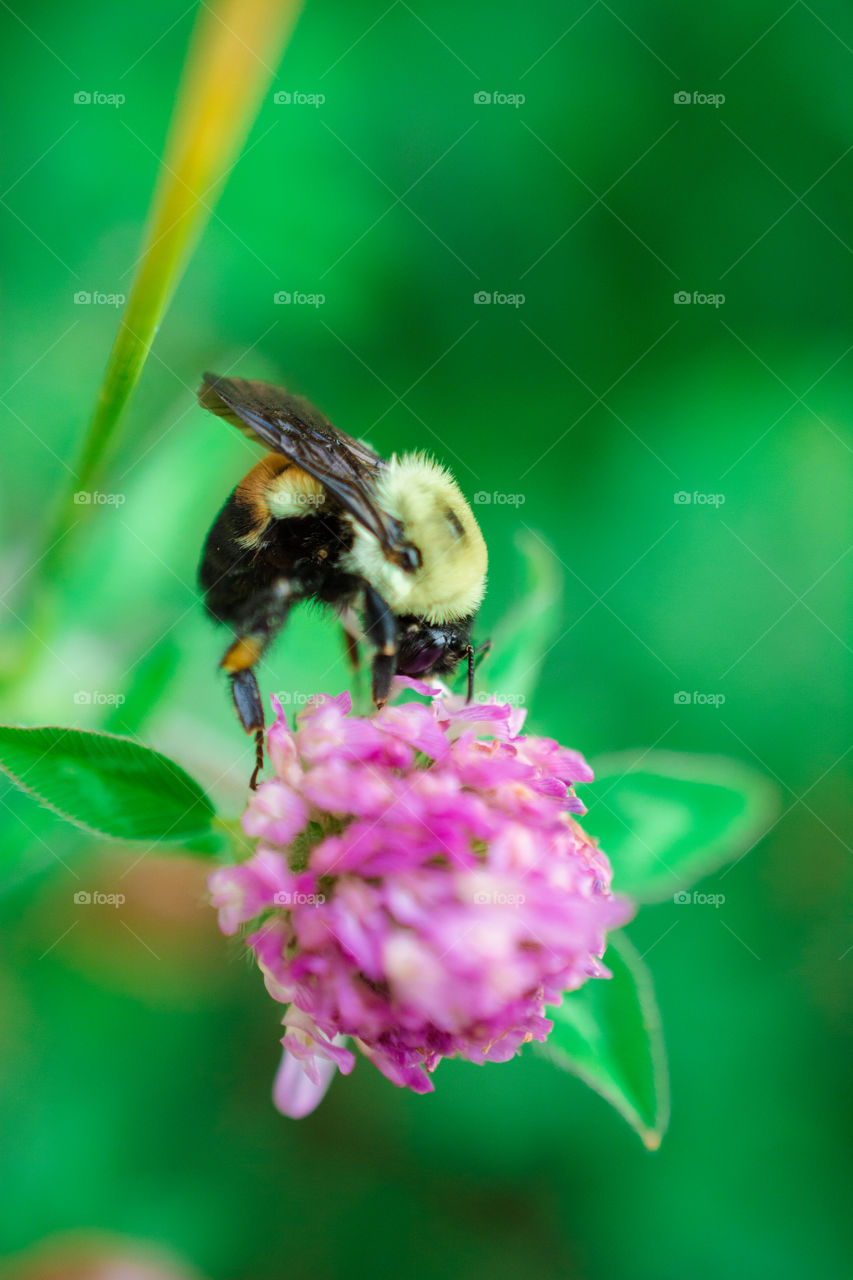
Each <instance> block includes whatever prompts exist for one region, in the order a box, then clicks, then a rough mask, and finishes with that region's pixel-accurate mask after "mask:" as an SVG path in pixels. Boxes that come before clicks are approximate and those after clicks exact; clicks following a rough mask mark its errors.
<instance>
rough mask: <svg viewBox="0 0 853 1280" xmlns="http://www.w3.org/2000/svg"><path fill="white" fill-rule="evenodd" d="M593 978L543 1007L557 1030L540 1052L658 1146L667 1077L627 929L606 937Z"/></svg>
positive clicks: (654, 1014)
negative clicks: (601, 974) (604, 970)
mask: <svg viewBox="0 0 853 1280" xmlns="http://www.w3.org/2000/svg"><path fill="white" fill-rule="evenodd" d="M604 963H605V964H606V965H607V967H608V968H609V969H610V971H611V973H612V974H613V977H612V978H609V979H607V978H603V979H599V978H594V979H591V980H590V981H589V982H587V983H586V984H585V985H584V986H583V987H581V989H580V990H579V991H572V992H569V993H568V994H567V995H566V996H564V998H563V1003H562V1004H561V1005H559V1006H558V1007H557V1008H554V1009H548V1016H549V1017H550V1018H553V1020H554V1030H553V1031H552V1032H551V1034H550V1036H549V1037H548V1039H547V1040H546V1041H545V1043H544V1044H543V1045H541V1046H539V1047H538V1049H539V1052H540V1053H542V1054H543V1055H544V1056H545V1057H547V1058H549V1059H550V1060H551V1061H552V1062H553V1063H554V1064H555V1065H556V1066H558V1067H562V1068H563V1070H565V1071H571V1072H573V1073H574V1074H575V1075H576V1076H579V1077H580V1078H581V1080H583V1081H584V1083H585V1084H588V1085H589V1086H590V1088H592V1089H595V1091H596V1092H597V1093H600V1094H601V1096H602V1098H605V1099H606V1101H607V1102H609V1103H610V1104H611V1106H613V1107H615V1108H616V1110H617V1111H618V1112H619V1114H620V1115H622V1116H624V1118H625V1119H626V1120H627V1121H628V1123H629V1124H630V1125H631V1126H632V1127H633V1128H634V1129H636V1131H637V1133H638V1134H639V1135H640V1138H641V1139H642V1141H643V1143H644V1144H645V1146H646V1147H647V1148H648V1149H649V1151H656V1150H657V1148H658V1147H659V1146H660V1143H661V1139H662V1137H663V1135H664V1133H665V1132H666V1126H667V1124H668V1123H669V1078H668V1074H667V1068H666V1051H665V1049H664V1043H663V1033H662V1031H661V1022H660V1014H659V1012H658V1007H657V1001H656V999H655V993H654V988H653V986H652V978H651V974H650V973H649V970H648V968H647V967H646V965H645V964H644V963H643V961H642V959H641V958H640V956H639V954H638V952H637V950H636V948H635V947H634V946H633V944H632V943H631V942H629V940H628V938H627V937H626V936H625V934H624V933H621V932H620V933H614V934H611V936H610V944H609V946H608V948H607V952H606V953H605V956H604Z"/></svg>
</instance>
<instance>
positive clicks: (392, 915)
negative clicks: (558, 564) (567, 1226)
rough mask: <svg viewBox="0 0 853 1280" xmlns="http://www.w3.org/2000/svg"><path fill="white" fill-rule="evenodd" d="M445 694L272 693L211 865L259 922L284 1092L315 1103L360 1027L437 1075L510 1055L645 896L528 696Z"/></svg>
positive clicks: (379, 1045) (385, 1055)
mask: <svg viewBox="0 0 853 1280" xmlns="http://www.w3.org/2000/svg"><path fill="white" fill-rule="evenodd" d="M406 687H408V688H410V689H414V690H415V692H417V693H419V694H422V695H428V696H431V697H432V701H431V703H430V704H426V703H424V702H417V701H412V702H406V703H399V702H398V703H391V704H389V705H388V706H386V707H385V708H383V709H382V710H381V711H379V712H378V713H376V714H375V715H372V716H369V717H364V716H356V715H353V714H352V708H351V701H350V697H349V695H348V694H346V693H343V694H340V695H338V696H337V697H331V696H328V695H322V696H319V697H317V698H315V699H312V701H311V702H310V704H309V705H308V707H307V708H306V709H305V710H304V711H302V712H301V713H300V715H299V716H298V717H297V727H296V730H295V731H291V729H290V728H289V727H288V724H287V721H286V719H285V716H284V713H283V711H282V709H281V706H280V705H279V703H278V702H277V701H276V700H275V699H273V705H274V708H275V711H276V719H275V723H274V724H273V725H272V727H271V728H270V730H269V732H268V734H267V747H268V754H269V758H270V761H271V763H272V766H273V768H274V771H275V776H274V777H271V778H269V779H268V780H267V781H265V782H263V783H262V784H261V785H260V787H259V788H258V790H257V791H256V792H254V793H253V794H252V795H251V797H250V799H249V804H248V808H247V809H246V812H245V813H244V815H243V820H242V823H243V830H244V831H245V833H246V834H247V835H248V836H251V837H254V838H255V839H256V841H257V844H256V851H255V853H254V854H253V856H252V857H251V858H250V859H249V860H248V861H246V862H243V863H240V864H238V865H235V866H227V867H221V868H219V869H218V870H216V871H215V872H213V874H212V875H211V877H210V880H209V886H210V891H211V895H212V902H213V905H214V906H215V907H217V908H218V909H219V923H220V928H221V929H222V931H223V932H224V933H226V934H234V933H236V932H238V930H240V929H241V928H242V927H244V926H247V925H250V926H251V928H250V931H249V932H248V935H247V938H246V941H247V944H248V946H249V947H250V948H251V950H252V951H253V953H254V956H255V959H256V961H257V963H258V965H259V967H260V969H261V971H262V973H263V975H264V980H265V982H266V986H267V989H268V991H269V993H270V995H271V996H272V997H273V999H275V1000H277V1001H280V1002H281V1003H282V1004H286V1005H287V1006H288V1008H287V1012H286V1013H285V1015H284V1020H283V1021H284V1027H285V1035H284V1037H283V1039H282V1044H283V1046H284V1056H283V1059H282V1066H281V1068H280V1070H279V1074H278V1076H277V1078H276V1082H275V1086H274V1092H273V1097H274V1101H275V1103H276V1105H277V1107H278V1108H279V1110H281V1111H282V1112H284V1113H285V1114H287V1115H290V1116H294V1117H298V1116H303V1115H306V1114H308V1112H309V1111H311V1110H313V1108H314V1107H315V1106H316V1105H317V1102H319V1100H320V1098H321V1097H322V1096H323V1093H324V1092H325V1090H326V1088H327V1087H328V1085H329V1082H330V1080H331V1078H332V1076H333V1075H334V1073H335V1071H336V1070H340V1071H341V1072H342V1073H343V1074H345V1075H346V1074H348V1073H349V1072H350V1071H351V1070H352V1069H353V1066H354V1065H355V1054H354V1052H353V1048H352V1047H350V1045H353V1046H354V1047H355V1048H357V1049H358V1050H359V1051H360V1052H361V1053H362V1054H363V1055H364V1056H365V1057H367V1058H368V1059H370V1061H371V1062H372V1063H373V1064H374V1066H376V1067H377V1068H378V1069H379V1070H380V1071H381V1072H382V1073H383V1075H385V1076H387V1078H388V1079H389V1080H391V1081H392V1082H393V1083H394V1084H396V1085H399V1086H402V1087H405V1088H409V1089H412V1090H414V1091H415V1092H416V1093H426V1092H429V1091H431V1090H432V1089H433V1087H434V1086H433V1073H434V1071H435V1068H436V1067H437V1066H438V1063H439V1062H440V1061H441V1060H442V1058H450V1057H461V1058H466V1059H468V1060H469V1061H471V1062H477V1063H485V1062H505V1061H507V1060H508V1059H509V1058H511V1057H513V1055H514V1054H516V1053H517V1052H518V1051H519V1049H520V1047H521V1046H522V1045H523V1044H524V1043H525V1042H527V1041H530V1040H539V1041H544V1040H545V1039H546V1038H547V1036H548V1034H549V1032H550V1031H551V1029H552V1026H553V1024H552V1023H551V1022H550V1021H549V1019H548V1018H547V1017H546V1016H545V1008H546V1005H549V1004H551V1005H553V1004H558V1003H559V1002H560V1000H561V999H562V996H563V993H564V992H566V991H572V990H574V989H576V988H577V987H579V986H581V985H582V984H583V983H584V982H586V981H587V980H588V979H590V978H602V977H604V978H606V977H607V976H608V973H607V970H606V969H605V968H604V966H603V965H602V964H601V956H602V955H603V954H604V949H605V939H606V933H607V930H609V929H613V928H616V927H618V926H620V925H621V924H623V923H625V921H626V920H627V919H628V918H629V916H630V915H631V914H632V908H631V906H630V904H629V903H627V902H626V901H625V900H624V899H620V898H617V897H614V896H613V895H612V894H611V893H610V866H609V863H608V861H607V858H606V856H605V855H604V853H602V851H601V850H600V849H599V848H598V847H597V845H596V844H595V843H594V842H593V841H592V840H591V839H590V838H589V837H588V836H587V835H586V834H585V833H584V831H583V829H582V828H581V826H580V825H579V823H578V821H577V817H576V815H580V814H583V813H584V812H585V809H584V806H583V805H582V803H581V802H580V800H579V799H578V798H577V796H576V795H575V793H574V789H573V788H574V784H575V783H578V782H589V781H590V780H591V779H592V772H591V770H590V768H589V766H588V765H587V763H586V761H585V760H584V759H583V757H582V756H580V755H579V754H578V753H577V752H575V751H570V750H568V749H567V748H565V747H562V746H561V745H560V744H559V743H557V742H555V741H553V740H551V739H548V738H538V737H528V736H523V735H522V733H521V729H522V727H523V720H524V713H523V712H521V711H519V710H517V709H515V708H512V707H510V706H508V705H499V704H496V703H494V702H479V703H475V704H473V705H470V706H466V705H464V704H463V702H462V700H461V699H459V698H454V697H451V696H446V695H439V691H438V690H435V689H431V688H430V687H429V686H427V685H425V684H423V683H421V682H419V681H414V680H409V679H404V678H401V677H398V678H397V681H396V688H397V692H398V693H399V692H401V691H402V690H403V689H404V688H406Z"/></svg>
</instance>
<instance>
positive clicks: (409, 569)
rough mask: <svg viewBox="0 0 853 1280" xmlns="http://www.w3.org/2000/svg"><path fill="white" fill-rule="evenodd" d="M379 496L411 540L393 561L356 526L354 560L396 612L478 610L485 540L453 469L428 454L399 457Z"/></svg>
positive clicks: (452, 614) (449, 617) (460, 613)
mask: <svg viewBox="0 0 853 1280" xmlns="http://www.w3.org/2000/svg"><path fill="white" fill-rule="evenodd" d="M377 497H378V499H379V501H380V503H381V505H382V508H383V510H385V511H387V512H388V513H389V514H391V515H392V516H394V517H395V518H396V519H397V520H398V521H399V522H400V524H401V526H402V532H403V536H404V537H405V539H406V545H405V546H404V547H403V549H402V550H401V552H400V553H399V556H398V558H397V559H396V560H395V561H394V562H393V563H389V561H388V560H387V559H385V557H384V556H383V554H382V550H381V548H380V547H379V544H378V543H377V541H376V539H375V538H373V537H372V536H371V535H369V534H367V533H366V532H365V533H362V532H361V531H360V530H358V529H357V530H356V541H355V545H354V547H353V551H352V556H351V560H352V565H353V567H354V568H355V569H357V571H358V572H359V573H361V574H362V576H363V577H365V578H366V579H367V580H368V582H371V583H372V584H373V585H374V586H375V587H376V589H377V591H379V592H380V593H381V594H382V595H383V596H384V598H385V599H386V600H387V601H388V603H389V604H390V605H391V608H392V609H393V610H394V612H395V613H396V614H398V615H399V614H417V615H419V616H420V617H422V618H425V619H427V620H428V621H429V622H432V623H444V622H452V621H455V620H457V619H460V618H464V617H467V616H469V615H470V614H472V613H475V612H476V610H477V608H478V607H479V604H480V601H481V600H482V598H483V593H484V591H485V587H486V567H487V560H488V557H487V553H486V544H485V542H484V541H483V535H482V533H481V532H480V529H479V526H478V524H477V521H476V520H475V519H474V515H473V512H472V511H471V508H470V507H469V506H468V503H467V502H466V501H465V499H464V497H463V496H462V491H461V490H460V488H459V486H458V484H457V483H456V481H455V480H454V479H453V477H452V476H451V475H450V473H449V472H448V471H446V470H445V469H444V468H443V467H441V466H439V464H438V463H437V462H435V461H434V460H433V459H432V458H429V457H427V456H426V455H425V454H421V453H418V454H405V455H404V456H403V457H401V458H398V457H396V456H395V457H392V458H391V459H390V460H389V462H388V465H387V466H386V467H385V468H384V470H383V471H382V473H381V475H380V477H379V479H378V482H377Z"/></svg>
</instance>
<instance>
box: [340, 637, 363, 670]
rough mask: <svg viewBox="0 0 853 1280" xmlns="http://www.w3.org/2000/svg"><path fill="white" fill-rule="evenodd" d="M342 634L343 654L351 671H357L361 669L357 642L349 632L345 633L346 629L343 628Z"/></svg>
mask: <svg viewBox="0 0 853 1280" xmlns="http://www.w3.org/2000/svg"><path fill="white" fill-rule="evenodd" d="M343 633H344V652H345V654H346V656H347V661H348V662H349V664H350V667H351V668H352V670H353V671H358V670H359V668H360V667H361V653H360V651H359V647H358V641H357V640H356V638H355V636H354V635H353V634H352V633H351V632H349V631H347V629H346V627H344V628H343Z"/></svg>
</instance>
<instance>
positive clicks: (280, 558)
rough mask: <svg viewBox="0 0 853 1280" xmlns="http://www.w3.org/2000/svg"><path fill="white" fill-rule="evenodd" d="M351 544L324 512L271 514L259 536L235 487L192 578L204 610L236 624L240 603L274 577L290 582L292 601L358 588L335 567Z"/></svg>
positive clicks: (333, 597)
mask: <svg viewBox="0 0 853 1280" xmlns="http://www.w3.org/2000/svg"><path fill="white" fill-rule="evenodd" d="M351 545H352V530H351V528H350V526H349V524H348V523H347V522H346V521H344V520H342V519H341V518H340V516H338V515H335V514H329V513H327V512H322V513H318V514H316V515H306V516H291V517H288V518H286V519H283V520H275V519H272V518H271V519H270V520H269V522H268V523H267V525H266V527H265V528H264V529H263V531H262V532H261V533H260V534H259V533H258V529H257V523H256V519H255V515H254V512H253V510H252V508H251V507H250V506H249V504H248V503H247V502H246V501H245V500H244V498H243V495H242V494H241V492H240V489H239V487H238V488H237V489H235V490H234V492H233V493H232V494H231V496H230V497H229V499H228V501H227V502H226V503H225V505H224V507H223V508H222V510H221V511H220V513H219V515H218V516H217V517H216V520H215V521H214V523H213V527H212V528H211V530H210V533H209V534H208V535H207V539H206V541H205V544H204V550H203V552H202V557H201V564H200V565H199V575H198V576H199V584H200V586H201V589H202V591H203V592H204V599H205V606H206V608H207V611H208V613H209V614H211V616H212V617H214V618H215V619H216V620H217V621H218V622H225V623H232V624H235V623H239V621H240V620H241V618H242V615H243V612H244V607H245V605H246V602H247V601H248V600H249V599H250V598H251V597H252V596H254V595H256V594H258V593H259V592H263V591H265V590H266V589H268V588H269V587H271V586H272V584H273V583H274V582H276V581H277V580H278V579H280V578H287V579H289V580H290V582H291V584H292V587H293V599H294V601H296V600H299V599H307V598H314V599H317V600H320V601H324V602H326V603H339V602H343V601H345V600H346V599H347V598H348V597H349V596H351V595H353V594H354V593H355V591H356V590H357V587H358V580H357V579H356V578H355V577H354V576H353V575H352V574H349V573H346V572H345V571H343V570H342V569H340V568H339V567H338V565H339V561H340V557H341V556H342V555H343V553H344V552H345V551H347V550H349V548H350V546H351Z"/></svg>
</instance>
